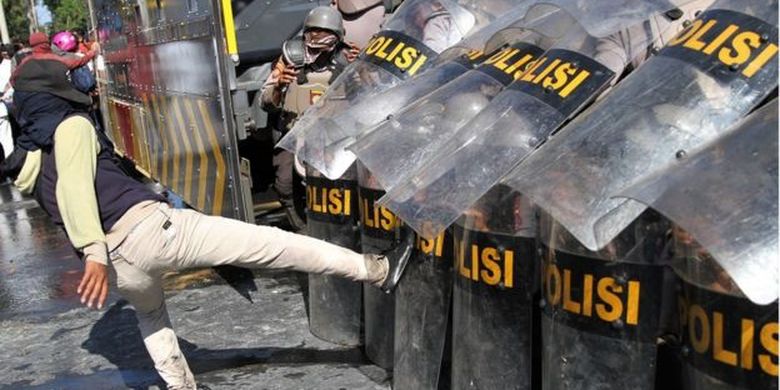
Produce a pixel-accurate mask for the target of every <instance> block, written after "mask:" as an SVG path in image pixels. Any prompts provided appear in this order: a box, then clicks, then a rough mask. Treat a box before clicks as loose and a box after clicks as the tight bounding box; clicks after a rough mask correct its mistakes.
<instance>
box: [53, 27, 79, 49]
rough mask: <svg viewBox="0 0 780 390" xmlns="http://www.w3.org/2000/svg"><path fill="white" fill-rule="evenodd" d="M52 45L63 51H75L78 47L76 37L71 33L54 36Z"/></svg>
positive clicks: (64, 32)
mask: <svg viewBox="0 0 780 390" xmlns="http://www.w3.org/2000/svg"><path fill="white" fill-rule="evenodd" d="M51 43H52V44H54V46H57V47H58V48H59V49H60V50H62V51H75V50H76V47H78V42H76V37H75V36H74V35H73V34H72V33H71V32H70V31H60V32H58V33H56V34H54V37H52V39H51Z"/></svg>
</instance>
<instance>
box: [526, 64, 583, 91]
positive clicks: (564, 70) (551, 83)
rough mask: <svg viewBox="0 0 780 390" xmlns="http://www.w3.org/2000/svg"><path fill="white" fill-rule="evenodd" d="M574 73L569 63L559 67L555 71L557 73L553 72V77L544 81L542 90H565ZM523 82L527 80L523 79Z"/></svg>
mask: <svg viewBox="0 0 780 390" xmlns="http://www.w3.org/2000/svg"><path fill="white" fill-rule="evenodd" d="M574 71H575V70H574V69H573V68H572V67H571V64H570V63H568V62H567V63H565V64H563V65H561V66H559V67H558V68H556V69H555V72H553V75H552V76H550V77H548V78H546V79H545V80H544V82H543V83H542V88H552V89H554V90H559V89H561V88H563V86H564V85H566V83H567V82H569V75H573V74H574ZM523 80H525V77H523Z"/></svg>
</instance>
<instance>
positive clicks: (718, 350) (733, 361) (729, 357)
mask: <svg viewBox="0 0 780 390" xmlns="http://www.w3.org/2000/svg"><path fill="white" fill-rule="evenodd" d="M723 337H724V335H723V313H720V312H717V311H715V312H713V313H712V357H713V359H715V360H717V361H719V362H721V363H725V364H728V365H730V366H735V367H736V365H737V354H736V353H734V352H732V351H729V350H726V349H725V348H723Z"/></svg>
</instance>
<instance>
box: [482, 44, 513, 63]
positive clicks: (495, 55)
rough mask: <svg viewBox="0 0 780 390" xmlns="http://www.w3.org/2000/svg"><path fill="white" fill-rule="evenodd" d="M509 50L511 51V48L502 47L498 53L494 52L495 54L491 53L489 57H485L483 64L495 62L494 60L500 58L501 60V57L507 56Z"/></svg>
mask: <svg viewBox="0 0 780 390" xmlns="http://www.w3.org/2000/svg"><path fill="white" fill-rule="evenodd" d="M511 51H512V49H511V48H510V49H504V50H501V51H500V52H498V53H496V54H493V55H492V56H490V58H488V59H486V60H485V64H488V65H492V64H495V63H496V62H498V61H500V60H502V59H504V58H506V57H507V55H508V54H509V53H510V52H511Z"/></svg>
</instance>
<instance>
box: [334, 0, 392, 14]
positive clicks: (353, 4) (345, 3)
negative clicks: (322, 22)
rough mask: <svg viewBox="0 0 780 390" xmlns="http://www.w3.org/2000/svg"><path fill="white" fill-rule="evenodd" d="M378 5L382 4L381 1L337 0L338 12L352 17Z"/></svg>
mask: <svg viewBox="0 0 780 390" xmlns="http://www.w3.org/2000/svg"><path fill="white" fill-rule="evenodd" d="M379 3H382V0H339V1H338V7H339V11H341V12H343V13H345V14H347V15H352V14H356V13H358V12H363V11H365V10H367V9H369V8H372V7H375V6H376V5H378V4H379Z"/></svg>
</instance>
